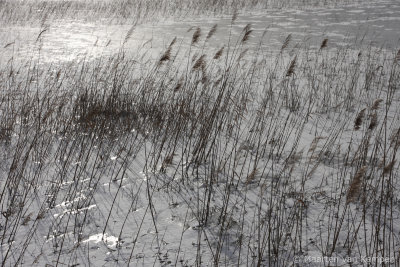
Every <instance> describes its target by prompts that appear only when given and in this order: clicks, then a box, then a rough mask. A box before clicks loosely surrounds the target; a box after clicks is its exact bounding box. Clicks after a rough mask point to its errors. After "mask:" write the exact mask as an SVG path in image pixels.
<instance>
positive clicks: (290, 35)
mask: <svg viewBox="0 0 400 267" xmlns="http://www.w3.org/2000/svg"><path fill="white" fill-rule="evenodd" d="M291 40H292V34H291V33H289V35H288V36H287V37H286V38H285V41H283V44H282V47H281V53H282V52H283V50H285V49H286V48H287V47H288V46H289V44H290V41H291Z"/></svg>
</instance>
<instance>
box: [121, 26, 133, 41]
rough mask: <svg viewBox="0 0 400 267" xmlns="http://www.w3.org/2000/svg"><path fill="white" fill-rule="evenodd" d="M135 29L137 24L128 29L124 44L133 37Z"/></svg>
mask: <svg viewBox="0 0 400 267" xmlns="http://www.w3.org/2000/svg"><path fill="white" fill-rule="evenodd" d="M134 30H135V25H133V26H132V27H131V28H130V29H129V30H128V32H127V33H126V35H125V39H124V42H123V44H126V43H127V42H128V40H129V39H130V38H131V37H132V34H133V31H134Z"/></svg>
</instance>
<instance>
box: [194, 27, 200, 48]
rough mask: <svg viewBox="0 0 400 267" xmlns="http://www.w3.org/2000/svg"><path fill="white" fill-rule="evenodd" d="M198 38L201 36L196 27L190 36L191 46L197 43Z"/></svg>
mask: <svg viewBox="0 0 400 267" xmlns="http://www.w3.org/2000/svg"><path fill="white" fill-rule="evenodd" d="M200 36H201V29H200V28H199V27H197V28H196V30H195V31H194V33H193V36H192V45H194V44H196V43H197V42H198V41H199V38H200Z"/></svg>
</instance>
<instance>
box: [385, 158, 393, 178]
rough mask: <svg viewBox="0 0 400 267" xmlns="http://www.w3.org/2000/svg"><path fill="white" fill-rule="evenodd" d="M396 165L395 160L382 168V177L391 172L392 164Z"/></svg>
mask: <svg viewBox="0 0 400 267" xmlns="http://www.w3.org/2000/svg"><path fill="white" fill-rule="evenodd" d="M395 163H396V160H393V161H392V162H390V163H389V164H388V165H386V166H385V167H384V168H383V175H385V174H388V173H390V172H391V171H392V169H393V167H394V164H395Z"/></svg>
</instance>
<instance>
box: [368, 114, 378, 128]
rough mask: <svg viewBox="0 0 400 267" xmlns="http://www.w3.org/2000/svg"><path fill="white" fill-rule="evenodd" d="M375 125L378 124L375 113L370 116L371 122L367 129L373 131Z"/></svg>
mask: <svg viewBox="0 0 400 267" xmlns="http://www.w3.org/2000/svg"><path fill="white" fill-rule="evenodd" d="M377 123H378V115H377V114H376V112H374V113H372V115H371V121H370V123H369V126H368V129H369V130H373V129H374V128H375V127H376V125H377Z"/></svg>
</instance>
